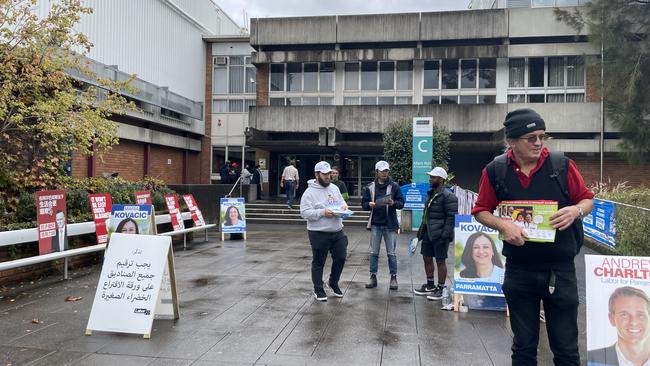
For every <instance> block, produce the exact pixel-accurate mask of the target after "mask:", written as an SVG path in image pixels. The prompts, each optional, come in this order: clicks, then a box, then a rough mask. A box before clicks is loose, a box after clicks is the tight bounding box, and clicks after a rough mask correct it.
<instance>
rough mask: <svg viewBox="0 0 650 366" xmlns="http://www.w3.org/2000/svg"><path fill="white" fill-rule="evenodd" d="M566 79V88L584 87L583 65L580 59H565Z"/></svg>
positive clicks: (582, 60)
mask: <svg viewBox="0 0 650 366" xmlns="http://www.w3.org/2000/svg"><path fill="white" fill-rule="evenodd" d="M566 79H567V80H566V81H567V86H585V63H584V59H583V58H582V57H580V56H577V57H569V58H568V59H567V68H566Z"/></svg>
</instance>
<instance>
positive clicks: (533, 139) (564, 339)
mask: <svg viewBox="0 0 650 366" xmlns="http://www.w3.org/2000/svg"><path fill="white" fill-rule="evenodd" d="M503 125H504V126H505V135H506V142H507V145H508V151H507V152H506V153H505V154H503V155H500V156H498V157H496V158H495V159H494V160H493V161H492V162H491V163H489V164H488V165H487V166H486V167H485V168H484V169H483V174H482V176H481V182H480V187H479V193H478V198H477V200H476V203H475V205H474V208H473V209H472V214H473V215H475V217H476V220H477V221H479V222H480V223H482V224H483V225H485V226H488V227H491V228H493V229H495V230H498V231H499V234H500V235H501V236H502V237H503V238H504V244H503V255H505V256H506V258H507V262H506V273H505V278H504V280H503V293H504V295H505V297H506V301H507V302H508V308H509V310H510V326H511V328H512V333H513V340H512V342H513V344H512V364H513V365H537V346H538V341H539V318H538V317H539V311H540V302H543V304H544V312H545V315H546V329H547V333H548V338H549V344H550V347H551V351H552V352H553V362H554V363H555V365H576V366H578V365H580V355H579V352H578V323H577V318H578V288H577V282H576V274H575V265H574V262H573V261H574V258H575V256H576V255H577V254H578V252H579V251H580V246H581V243H582V240H583V238H582V235H583V233H582V225H581V224H582V223H581V219H582V217H583V216H584V215H586V214H588V213H589V212H591V210H592V209H593V207H594V203H593V197H594V194H593V193H592V192H591V191H589V190H588V189H587V187H586V186H585V183H584V181H583V179H582V176H581V175H580V172H579V171H578V168H577V167H576V165H575V163H574V162H573V161H572V160H570V159H568V158H566V157H564V155H563V154H562V153H558V152H553V153H551V152H549V150H548V149H547V148H546V147H545V146H544V141H545V140H546V139H547V135H546V133H545V130H546V124H545V123H544V119H542V117H541V116H540V115H539V114H538V113H537V112H535V111H534V110H532V109H528V108H525V109H518V110H515V111H512V112H510V113H508V115H507V116H506V119H505V121H504V122H503ZM506 200H527V201H530V200H548V201H557V203H558V211H557V212H556V213H555V214H553V215H552V216H551V217H550V224H551V225H552V226H553V228H554V229H556V232H555V241H554V242H553V243H548V242H546V243H539V242H533V241H530V240H529V238H528V233H527V232H526V229H525V228H523V227H520V226H517V225H516V224H515V223H513V222H511V221H509V220H503V219H500V218H497V217H495V216H494V215H493V214H492V212H494V210H495V208H496V207H497V206H498V204H499V203H500V202H501V201H506Z"/></svg>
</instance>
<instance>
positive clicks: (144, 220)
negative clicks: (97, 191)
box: [108, 205, 156, 237]
mask: <svg viewBox="0 0 650 366" xmlns="http://www.w3.org/2000/svg"><path fill="white" fill-rule="evenodd" d="M154 225H155V224H154V220H153V206H152V205H113V207H112V210H111V218H110V220H109V224H108V235H109V237H110V235H111V234H112V233H122V234H147V235H156V230H155V227H154Z"/></svg>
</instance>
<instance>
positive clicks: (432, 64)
mask: <svg viewBox="0 0 650 366" xmlns="http://www.w3.org/2000/svg"><path fill="white" fill-rule="evenodd" d="M439 76H440V62H439V61H424V89H438V88H439V86H438V79H439ZM425 104H426V103H425Z"/></svg>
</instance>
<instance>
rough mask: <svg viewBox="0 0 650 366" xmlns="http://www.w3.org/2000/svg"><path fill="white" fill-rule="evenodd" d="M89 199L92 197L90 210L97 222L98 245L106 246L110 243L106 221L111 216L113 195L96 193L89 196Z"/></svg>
mask: <svg viewBox="0 0 650 366" xmlns="http://www.w3.org/2000/svg"><path fill="white" fill-rule="evenodd" d="M88 197H90V209H91V210H92V212H93V219H94V220H95V235H97V244H106V243H108V228H107V227H106V220H107V219H108V218H109V217H110V216H111V209H112V202H111V195H110V194H108V193H95V194H90V195H88Z"/></svg>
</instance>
